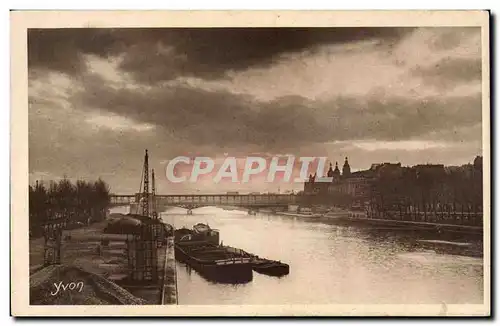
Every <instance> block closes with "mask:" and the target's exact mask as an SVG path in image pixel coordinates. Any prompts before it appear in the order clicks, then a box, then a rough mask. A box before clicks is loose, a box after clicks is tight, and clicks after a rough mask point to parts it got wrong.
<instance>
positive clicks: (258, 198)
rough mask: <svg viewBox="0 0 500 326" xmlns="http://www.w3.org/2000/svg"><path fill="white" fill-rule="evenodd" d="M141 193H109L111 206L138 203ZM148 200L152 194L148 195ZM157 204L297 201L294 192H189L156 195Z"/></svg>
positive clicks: (245, 204) (264, 204)
mask: <svg viewBox="0 0 500 326" xmlns="http://www.w3.org/2000/svg"><path fill="white" fill-rule="evenodd" d="M142 195H143V194H141V193H140V194H135V195H117V194H113V195H111V206H120V205H133V204H137V203H139V201H140V199H141V198H142ZM149 198H150V200H152V198H153V196H152V195H151V194H150V195H149ZM154 198H155V199H156V205H157V206H177V207H183V208H188V209H193V208H197V207H203V206H240V207H248V208H252V207H254V208H258V207H287V206H288V205H293V204H296V203H297V195H294V194H191V195H156V196H155V197H154Z"/></svg>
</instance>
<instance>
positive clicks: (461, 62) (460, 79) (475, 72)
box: [412, 58, 481, 88]
mask: <svg viewBox="0 0 500 326" xmlns="http://www.w3.org/2000/svg"><path fill="white" fill-rule="evenodd" d="M412 74H413V75H414V76H417V77H420V78H422V79H423V80H424V81H425V82H428V83H430V84H432V85H434V86H436V87H440V88H449V87H452V86H455V85H457V84H461V83H469V82H477V81H480V80H481V58H475V59H466V58H445V59H442V60H440V61H439V62H437V63H436V64H435V65H432V66H427V67H422V66H419V67H417V68H415V69H413V71H412Z"/></svg>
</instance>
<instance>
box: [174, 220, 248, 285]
mask: <svg viewBox="0 0 500 326" xmlns="http://www.w3.org/2000/svg"><path fill="white" fill-rule="evenodd" d="M218 241H219V233H218V231H217V230H213V229H211V228H210V227H209V226H208V225H206V224H202V223H198V224H196V225H195V226H194V227H193V229H192V230H190V229H187V228H182V229H178V230H176V231H175V258H176V260H177V261H179V262H181V263H184V264H186V265H188V266H189V267H191V268H193V269H194V270H196V271H197V272H198V273H199V274H200V275H201V276H203V277H204V278H206V279H207V280H209V281H213V282H217V283H229V284H240V283H248V282H250V281H252V279H253V274H252V259H251V258H250V257H244V256H242V255H239V254H238V253H236V252H235V251H234V250H229V249H228V248H227V247H224V246H221V245H219V244H218Z"/></svg>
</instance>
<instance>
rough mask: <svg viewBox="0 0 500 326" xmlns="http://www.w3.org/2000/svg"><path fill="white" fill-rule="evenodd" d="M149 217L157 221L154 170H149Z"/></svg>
mask: <svg viewBox="0 0 500 326" xmlns="http://www.w3.org/2000/svg"><path fill="white" fill-rule="evenodd" d="M151 197H152V198H151V206H152V212H151V217H152V218H154V219H158V212H157V211H156V188H155V169H152V170H151Z"/></svg>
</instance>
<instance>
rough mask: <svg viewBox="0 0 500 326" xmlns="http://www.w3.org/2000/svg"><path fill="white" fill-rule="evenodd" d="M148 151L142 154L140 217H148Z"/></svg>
mask: <svg viewBox="0 0 500 326" xmlns="http://www.w3.org/2000/svg"><path fill="white" fill-rule="evenodd" d="M148 160H149V158H148V150H147V149H146V153H145V154H144V188H143V192H142V203H141V205H142V215H143V216H149V162H148Z"/></svg>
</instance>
